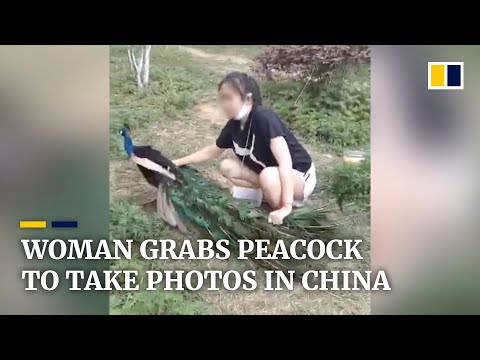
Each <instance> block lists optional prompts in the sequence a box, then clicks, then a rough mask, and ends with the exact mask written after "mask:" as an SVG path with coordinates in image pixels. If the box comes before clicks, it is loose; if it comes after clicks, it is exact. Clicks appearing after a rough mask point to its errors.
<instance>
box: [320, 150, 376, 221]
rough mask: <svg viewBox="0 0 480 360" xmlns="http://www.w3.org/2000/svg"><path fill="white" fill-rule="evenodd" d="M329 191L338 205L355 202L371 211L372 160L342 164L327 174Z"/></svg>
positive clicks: (359, 207)
mask: <svg viewBox="0 0 480 360" xmlns="http://www.w3.org/2000/svg"><path fill="white" fill-rule="evenodd" d="M325 180H326V185H327V189H328V191H329V192H330V194H331V195H332V196H333V197H334V198H335V199H336V200H337V203H338V205H339V206H340V207H341V208H342V206H343V205H345V204H347V203H351V202H353V203H354V204H355V205H356V207H357V208H358V209H360V210H365V211H370V158H367V159H365V160H363V161H361V162H360V163H340V164H338V165H336V166H335V167H334V168H333V169H331V170H329V171H328V172H327V173H326V174H325Z"/></svg>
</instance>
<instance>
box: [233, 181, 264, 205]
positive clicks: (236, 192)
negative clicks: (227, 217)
mask: <svg viewBox="0 0 480 360" xmlns="http://www.w3.org/2000/svg"><path fill="white" fill-rule="evenodd" d="M232 196H233V198H234V199H239V200H248V201H251V202H252V204H253V205H255V206H257V207H258V206H260V205H262V199H263V192H262V189H252V188H247V187H242V186H234V187H232Z"/></svg>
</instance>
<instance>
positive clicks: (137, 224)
mask: <svg viewBox="0 0 480 360" xmlns="http://www.w3.org/2000/svg"><path fill="white" fill-rule="evenodd" d="M164 230H165V225H164V223H163V222H162V220H160V219H159V218H158V216H157V215H156V214H147V213H146V212H145V211H143V209H141V208H140V207H139V206H137V205H134V204H132V203H129V202H127V201H126V200H121V199H115V200H113V201H112V202H111V203H110V239H133V240H137V241H142V240H146V239H161V238H162V232H163V231H164ZM133 250H134V257H133V259H131V260H115V261H113V262H112V263H111V264H110V269H111V270H136V271H138V273H139V277H138V278H137V279H138V280H139V281H138V284H139V285H140V290H139V291H136V292H117V291H114V292H112V293H111V294H110V311H111V314H172V315H176V314H189V315H194V314H202V313H204V312H205V306H204V305H203V303H202V302H201V301H199V299H198V297H197V296H195V295H194V294H192V293H188V292H182V291H164V290H162V289H159V290H157V291H146V290H145V287H146V279H145V276H143V274H145V271H146V270H161V269H160V268H158V263H157V262H154V261H149V260H144V259H142V258H141V257H140V255H139V253H138V248H136V247H134V248H133ZM118 280H119V282H120V283H121V284H122V283H123V279H122V278H118Z"/></svg>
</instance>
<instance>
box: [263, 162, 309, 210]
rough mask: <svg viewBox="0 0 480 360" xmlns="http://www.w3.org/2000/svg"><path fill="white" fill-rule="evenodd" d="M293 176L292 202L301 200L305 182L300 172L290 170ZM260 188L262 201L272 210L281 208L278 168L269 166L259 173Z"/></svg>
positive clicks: (280, 186)
mask: <svg viewBox="0 0 480 360" xmlns="http://www.w3.org/2000/svg"><path fill="white" fill-rule="evenodd" d="M292 176H293V184H294V185H293V187H294V190H293V198H294V200H299V201H302V200H303V189H304V186H305V180H304V177H303V174H302V173H301V172H300V171H297V170H293V169H292ZM259 180H260V187H261V188H262V191H263V199H264V200H265V201H266V202H267V203H268V204H269V205H270V207H271V208H272V209H274V210H276V209H279V208H280V207H281V205H282V204H281V202H282V185H281V182H280V173H279V172H278V167H276V166H270V167H267V168H265V169H263V171H262V172H261V173H260V176H259Z"/></svg>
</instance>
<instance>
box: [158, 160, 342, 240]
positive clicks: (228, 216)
mask: <svg viewBox="0 0 480 360" xmlns="http://www.w3.org/2000/svg"><path fill="white" fill-rule="evenodd" d="M180 170H181V172H182V175H183V179H184V181H183V182H182V183H178V182H171V183H170V184H169V185H168V190H166V191H164V196H166V197H168V199H169V201H171V204H172V206H173V208H174V211H176V213H177V214H178V216H179V217H180V218H181V219H182V220H183V221H184V222H185V223H188V224H190V225H192V226H193V227H194V228H197V229H201V230H203V231H205V232H206V233H207V234H208V235H209V236H210V237H211V238H212V239H215V240H219V239H228V240H229V242H230V244H232V245H234V246H235V244H236V241H237V240H238V239H270V240H276V239H282V240H284V241H289V240H295V239H305V240H312V239H325V238H327V237H329V236H331V235H332V231H333V229H334V228H335V224H333V223H332V222H331V221H329V220H328V218H327V213H328V209H327V208H326V207H323V208H314V209H311V208H300V209H295V210H294V211H293V212H292V214H290V215H289V216H288V217H287V218H286V219H285V222H284V224H282V225H272V224H269V223H268V212H267V211H266V210H264V209H262V208H257V207H254V206H253V205H251V204H249V203H248V202H245V201H241V200H236V199H234V198H232V196H231V195H230V194H229V193H228V192H227V191H226V190H225V189H223V188H221V187H220V186H218V185H217V184H216V183H214V182H213V181H211V180H209V179H207V178H206V177H205V176H203V175H202V174H201V173H200V172H198V171H197V170H195V169H194V168H192V167H183V168H181V169H180ZM172 211H173V210H172ZM161 215H162V214H161ZM162 217H163V216H162Z"/></svg>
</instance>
